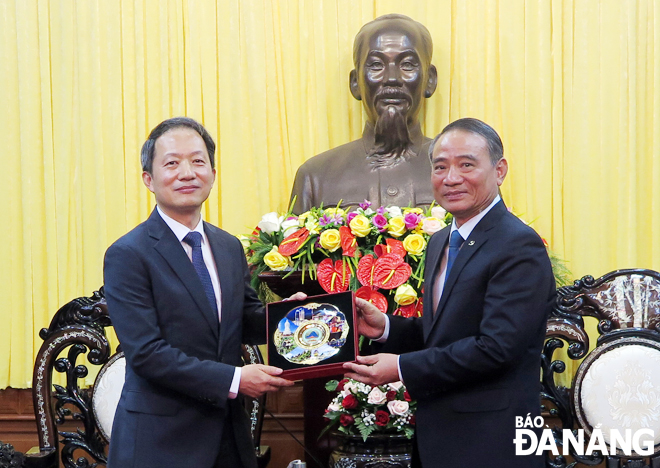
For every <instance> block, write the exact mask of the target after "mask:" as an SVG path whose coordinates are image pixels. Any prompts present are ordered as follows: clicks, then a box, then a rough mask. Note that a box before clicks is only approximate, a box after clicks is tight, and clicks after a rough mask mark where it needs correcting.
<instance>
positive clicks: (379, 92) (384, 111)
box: [291, 14, 437, 214]
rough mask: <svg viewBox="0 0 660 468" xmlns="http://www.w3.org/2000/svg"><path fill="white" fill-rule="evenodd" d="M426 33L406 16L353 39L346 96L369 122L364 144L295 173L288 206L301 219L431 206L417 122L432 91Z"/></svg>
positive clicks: (383, 20) (388, 18) (381, 21)
mask: <svg viewBox="0 0 660 468" xmlns="http://www.w3.org/2000/svg"><path fill="white" fill-rule="evenodd" d="M432 54H433V43H432V40H431V35H430V34H429V31H428V29H426V27H424V26H423V25H422V24H421V23H418V22H417V21H414V20H413V19H411V18H409V17H407V16H404V15H395V14H391V15H384V16H381V17H379V18H376V19H375V20H373V21H371V22H369V23H367V24H365V25H364V26H363V27H362V29H360V31H359V32H358V34H357V36H355V43H354V46H353V62H354V64H355V69H354V70H352V71H351V73H350V89H351V94H352V95H353V97H355V99H357V100H358V101H362V103H363V105H364V108H365V111H366V114H367V123H366V125H365V127H364V131H363V133H362V138H360V139H359V140H355V141H352V142H350V143H347V144H345V145H341V146H338V147H337V148H333V149H331V150H328V151H326V152H324V153H321V154H319V155H317V156H314V157H313V158H311V159H309V160H308V161H306V162H305V163H304V164H303V165H302V166H300V168H299V169H298V172H297V174H296V179H295V182H294V184H293V190H292V191H291V199H293V197H294V196H296V197H297V198H296V203H295V206H294V209H293V211H294V212H295V213H297V214H300V213H302V212H304V211H307V210H308V209H309V208H311V207H312V206H319V205H320V204H321V203H323V205H324V206H326V207H327V206H333V205H336V204H337V203H338V202H339V201H340V200H343V202H342V205H343V206H357V205H358V204H359V203H361V202H362V201H364V200H365V199H367V200H370V201H371V202H373V203H374V204H375V205H376V206H379V205H385V206H386V205H399V206H420V205H430V204H431V202H432V201H433V192H432V190H431V183H430V181H429V180H430V179H429V178H430V174H431V164H430V162H429V157H428V154H427V152H428V146H429V144H430V141H431V140H430V139H429V138H426V137H425V136H424V135H423V134H422V131H421V126H420V124H419V120H418V115H419V111H420V107H421V104H422V99H423V98H429V97H431V95H432V94H433V92H434V91H435V88H436V85H437V71H436V69H435V66H433V65H431V56H432Z"/></svg>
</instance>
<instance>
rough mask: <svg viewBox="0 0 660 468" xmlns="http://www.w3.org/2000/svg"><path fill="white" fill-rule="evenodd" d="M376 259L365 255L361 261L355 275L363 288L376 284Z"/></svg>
mask: <svg viewBox="0 0 660 468" xmlns="http://www.w3.org/2000/svg"><path fill="white" fill-rule="evenodd" d="M375 262H376V257H374V256H373V255H365V256H364V257H362V258H361V259H360V261H359V262H358V266H357V271H356V272H355V275H356V276H357V279H358V281H359V282H360V284H361V285H362V286H373V284H374V263H375Z"/></svg>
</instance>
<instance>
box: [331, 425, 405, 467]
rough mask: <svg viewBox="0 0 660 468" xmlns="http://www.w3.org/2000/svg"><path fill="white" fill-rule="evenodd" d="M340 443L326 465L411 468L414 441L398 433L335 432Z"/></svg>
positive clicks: (334, 435)
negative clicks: (362, 433)
mask: <svg viewBox="0 0 660 468" xmlns="http://www.w3.org/2000/svg"><path fill="white" fill-rule="evenodd" d="M332 437H333V438H334V439H335V440H337V441H338V443H339V445H338V446H337V448H336V449H335V450H334V451H333V452H332V454H330V460H329V463H328V466H329V468H410V460H411V456H412V448H413V441H412V439H408V438H407V437H406V436H404V435H400V434H373V435H371V436H369V437H367V440H366V441H365V440H363V439H362V436H351V435H345V434H341V433H334V434H333V435H332Z"/></svg>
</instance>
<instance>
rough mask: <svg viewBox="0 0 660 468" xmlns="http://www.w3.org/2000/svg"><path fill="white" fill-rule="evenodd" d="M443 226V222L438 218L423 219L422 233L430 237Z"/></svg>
mask: <svg viewBox="0 0 660 468" xmlns="http://www.w3.org/2000/svg"><path fill="white" fill-rule="evenodd" d="M445 226H446V224H445V222H444V221H442V220H441V219H440V218H435V217H430V218H424V221H422V231H424V232H425V233H426V234H428V235H429V236H432V235H433V234H435V233H436V232H438V231H439V230H440V229H442V228H443V227H445Z"/></svg>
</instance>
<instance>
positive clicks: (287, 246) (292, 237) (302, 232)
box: [278, 228, 309, 257]
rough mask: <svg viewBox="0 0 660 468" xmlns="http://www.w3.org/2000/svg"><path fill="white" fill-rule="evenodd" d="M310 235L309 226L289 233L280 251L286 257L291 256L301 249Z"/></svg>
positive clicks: (281, 244)
mask: <svg viewBox="0 0 660 468" xmlns="http://www.w3.org/2000/svg"><path fill="white" fill-rule="evenodd" d="M308 237H309V230H308V229H307V228H302V229H298V230H297V231H296V232H294V233H292V234H289V235H288V236H286V237H285V238H284V240H283V241H282V242H281V243H280V246H279V248H278V251H279V253H281V254H282V255H284V256H285V257H290V256H291V255H293V254H295V253H296V252H298V250H300V247H302V246H303V244H304V243H305V242H306V241H307V238H308Z"/></svg>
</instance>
